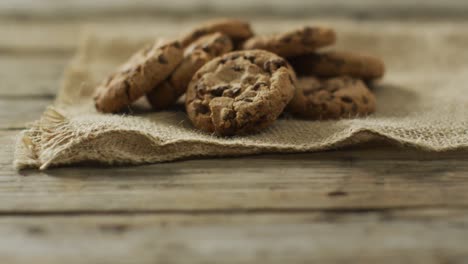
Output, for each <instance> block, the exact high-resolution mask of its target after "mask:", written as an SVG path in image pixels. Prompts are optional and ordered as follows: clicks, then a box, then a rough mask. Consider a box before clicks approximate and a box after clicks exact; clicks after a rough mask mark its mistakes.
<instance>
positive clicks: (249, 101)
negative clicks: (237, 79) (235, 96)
mask: <svg viewBox="0 0 468 264" xmlns="http://www.w3.org/2000/svg"><path fill="white" fill-rule="evenodd" d="M243 101H244V102H248V103H251V102H253V100H252V99H250V98H245V99H244V100H243Z"/></svg>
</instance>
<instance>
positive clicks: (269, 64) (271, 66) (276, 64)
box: [263, 59, 286, 73]
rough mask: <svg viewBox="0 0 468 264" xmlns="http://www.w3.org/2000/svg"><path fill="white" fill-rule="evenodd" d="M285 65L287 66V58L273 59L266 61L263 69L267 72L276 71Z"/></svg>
mask: <svg viewBox="0 0 468 264" xmlns="http://www.w3.org/2000/svg"><path fill="white" fill-rule="evenodd" d="M283 66H286V61H285V60H283V59H273V60H269V61H266V62H265V63H264V64H263V69H264V70H265V71H266V72H269V73H273V72H274V71H276V70H277V69H279V68H280V67H283Z"/></svg>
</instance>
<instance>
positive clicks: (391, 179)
mask: <svg viewBox="0 0 468 264" xmlns="http://www.w3.org/2000/svg"><path fill="white" fill-rule="evenodd" d="M226 14H233V15H241V16H244V17H248V18H249V19H252V20H255V19H257V18H259V17H274V19H278V18H280V17H288V18H290V17H291V16H294V17H309V16H310V17H328V18H329V17H340V18H341V17H346V18H347V19H353V20H362V19H367V20H373V19H376V20H394V19H398V20H401V19H409V20H414V19H417V20H423V21H427V20H430V21H440V20H442V21H447V20H449V21H457V20H465V19H468V1H465V0H463V1H461V0H451V1H438V0H413V1H406V0H393V1H387V2H384V1H370V0H341V1H318V0H309V1H308V0H288V1H279V0H270V1H266V0H261V1H253V0H235V1H203V0H172V1H166V2H162V1H151V0H138V1H131V0H113V1H111V0H100V1H98V0H81V1H72V0H68V1H64V0H62V1H61V0H43V1H38V0H2V1H0V145H1V146H2V147H1V148H0V263H181V262H190V263H268V262H271V263H293V262H300V263H311V262H313V261H317V262H319V263H336V262H346V263H369V262H373V263H468V162H467V160H468V152H466V151H458V152H449V153H442V154H431V153H424V152H420V151H417V150H412V149H402V148H400V147H394V146H388V145H386V144H383V143H378V144H377V143H373V144H369V145H366V146H361V147H358V148H352V149H346V150H340V151H329V152H324V153H312V154H297V155H262V156H250V157H243V158H228V159H218V160H211V159H202V160H189V161H182V162H176V163H165V164H155V165H150V166H139V167H118V168H99V167H85V168H60V169H53V170H50V171H45V172H39V171H21V172H17V171H15V170H14V169H13V168H12V156H13V144H14V139H15V137H16V135H17V133H18V131H19V130H21V129H24V128H25V127H26V124H27V123H28V122H31V121H33V120H35V119H37V118H38V117H39V116H40V114H41V112H42V111H43V110H44V107H45V106H46V105H48V104H50V103H51V102H52V100H53V98H54V96H55V93H56V90H57V87H58V86H59V84H60V77H61V74H62V71H63V69H64V67H65V65H66V63H67V61H68V60H69V59H70V57H71V56H72V54H73V52H74V50H75V48H76V45H77V38H78V32H79V30H80V28H81V27H82V26H83V25H84V24H86V25H94V26H99V27H100V28H101V29H105V28H106V27H115V25H126V24H132V23H133V24H141V25H159V27H164V29H161V30H165V31H169V30H180V29H178V28H177V27H176V26H174V25H172V28H171V21H179V20H187V21H190V20H191V19H200V17H208V16H213V15H226Z"/></svg>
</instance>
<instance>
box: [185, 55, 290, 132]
mask: <svg viewBox="0 0 468 264" xmlns="http://www.w3.org/2000/svg"><path fill="white" fill-rule="evenodd" d="M295 79H296V77H295V74H294V71H293V70H292V68H291V67H290V66H289V64H288V63H287V62H286V60H284V59H283V58H281V57H279V56H277V55H275V54H273V53H270V52H267V51H263V50H249V51H236V52H231V53H227V54H225V55H223V56H221V57H218V58H216V59H214V60H212V61H210V62H208V63H207V64H205V65H204V66H203V67H202V68H201V69H200V70H198V72H197V73H196V74H195V76H194V77H193V79H192V81H191V82H190V84H189V87H188V89H187V93H186V102H185V103H186V104H185V105H186V110H187V114H188V116H189V118H190V120H191V121H192V124H193V125H194V126H195V127H196V128H199V129H201V130H203V131H206V132H211V133H214V134H217V135H221V136H232V135H245V134H249V133H255V132H258V131H260V130H262V129H265V128H266V127H268V126H269V125H271V124H272V123H273V122H274V121H275V120H276V119H277V117H278V116H279V115H280V114H281V112H282V111H283V109H284V107H285V106H286V105H287V104H288V103H289V101H290V100H291V98H292V97H293V95H294V86H295Z"/></svg>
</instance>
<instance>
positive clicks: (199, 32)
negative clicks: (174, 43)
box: [181, 18, 253, 47]
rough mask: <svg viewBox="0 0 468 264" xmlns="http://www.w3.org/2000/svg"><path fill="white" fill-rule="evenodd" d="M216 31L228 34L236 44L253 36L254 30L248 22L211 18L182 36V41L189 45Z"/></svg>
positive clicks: (184, 44) (183, 43)
mask: <svg viewBox="0 0 468 264" xmlns="http://www.w3.org/2000/svg"><path fill="white" fill-rule="evenodd" d="M215 32H220V33H223V34H225V35H227V36H228V37H229V38H231V39H232V41H233V42H234V44H236V43H239V42H243V41H244V40H246V39H248V38H250V37H252V36H253V31H252V29H251V27H250V24H249V23H248V22H246V21H243V20H238V19H229V18H224V19H215V20H210V21H207V22H205V23H203V24H201V25H199V26H197V27H195V28H193V29H192V30H191V31H190V32H188V33H186V34H185V35H184V36H182V39H181V43H182V45H183V46H184V47H187V46H188V45H190V44H191V43H192V42H194V41H195V40H197V39H198V38H200V37H202V36H204V35H207V34H211V33H215Z"/></svg>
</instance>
